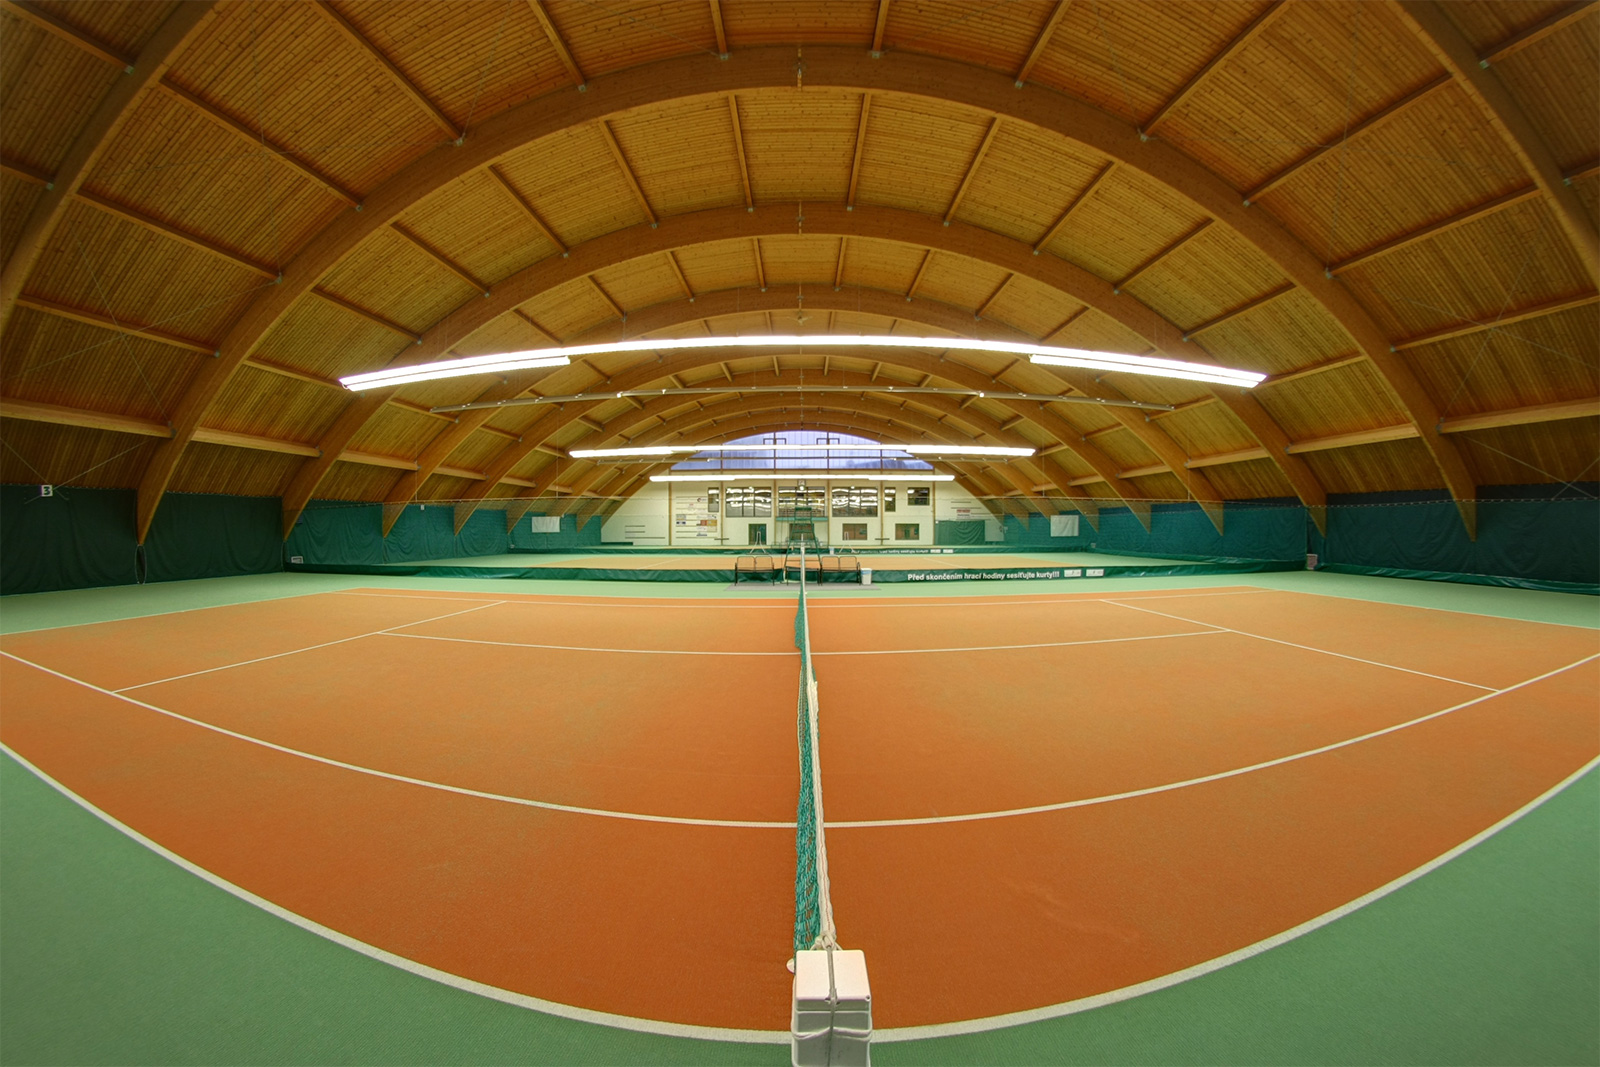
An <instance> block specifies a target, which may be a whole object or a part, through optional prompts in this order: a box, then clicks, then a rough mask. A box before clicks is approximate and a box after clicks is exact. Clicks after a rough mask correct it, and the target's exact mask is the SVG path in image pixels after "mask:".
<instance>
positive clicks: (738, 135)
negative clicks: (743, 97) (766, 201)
mask: <svg viewBox="0 0 1600 1067" xmlns="http://www.w3.org/2000/svg"><path fill="white" fill-rule="evenodd" d="M728 119H729V121H730V122H731V123H732V125H733V152H734V155H735V156H736V157H737V158H738V160H739V183H740V185H742V186H743V188H744V206H745V207H746V208H748V209H750V210H752V211H753V210H755V203H756V202H755V197H754V196H752V195H751V192H750V160H749V158H748V157H747V156H746V155H745V151H744V127H743V126H742V125H741V123H740V122H739V97H738V96H737V95H736V94H733V93H729V94H728Z"/></svg>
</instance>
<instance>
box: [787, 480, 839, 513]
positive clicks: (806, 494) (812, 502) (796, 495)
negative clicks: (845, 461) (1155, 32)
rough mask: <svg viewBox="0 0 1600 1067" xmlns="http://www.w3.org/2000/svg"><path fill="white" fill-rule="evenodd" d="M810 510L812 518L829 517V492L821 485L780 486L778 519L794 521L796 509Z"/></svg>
mask: <svg viewBox="0 0 1600 1067" xmlns="http://www.w3.org/2000/svg"><path fill="white" fill-rule="evenodd" d="M797 507H799V508H810V509H811V511H810V517H811V518H813V519H825V518H827V517H828V491H827V490H826V489H824V488H823V487H822V486H820V485H780V486H778V518H780V519H792V518H794V517H795V508H797Z"/></svg>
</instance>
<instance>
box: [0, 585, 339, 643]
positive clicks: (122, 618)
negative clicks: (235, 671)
mask: <svg viewBox="0 0 1600 1067" xmlns="http://www.w3.org/2000/svg"><path fill="white" fill-rule="evenodd" d="M206 580H207V581H209V579H206ZM117 588H128V587H127V586H120V587H117ZM60 591H61V592H67V591H69V590H60ZM342 592H344V590H343V589H319V590H317V591H316V592H314V593H285V594H284V595H283V596H264V597H258V598H257V599H255V600H235V601H233V602H231V603H227V604H199V605H196V606H195V607H192V608H173V609H172V610H171V611H151V612H147V613H146V614H144V615H119V616H117V617H116V618H114V619H87V620H85V621H83V622H64V623H62V624H60V625H59V626H36V627H34V628H33V629H31V630H7V631H6V632H5V633H3V634H0V638H6V637H20V636H22V635H23V634H42V633H45V632H47V631H49V630H75V629H77V628H78V627H80V626H110V625H111V624H113V623H118V622H136V621H138V620H139V619H159V618H161V617H162V616H164V615H187V614H189V613H190V612H191V611H217V610H220V609H222V608H248V607H253V606H254V605H256V604H276V603H280V602H282V601H285V600H302V599H305V598H307V597H314V596H331V595H332V594H334V593H342Z"/></svg>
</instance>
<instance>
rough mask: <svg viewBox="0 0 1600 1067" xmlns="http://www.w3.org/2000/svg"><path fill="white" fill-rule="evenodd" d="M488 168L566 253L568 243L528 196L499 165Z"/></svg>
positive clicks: (519, 205) (542, 229) (535, 223)
mask: <svg viewBox="0 0 1600 1067" xmlns="http://www.w3.org/2000/svg"><path fill="white" fill-rule="evenodd" d="M487 169H488V172H489V176H490V177H491V178H493V179H494V180H495V181H497V182H499V183H500V187H501V188H502V189H504V190H505V191H506V193H507V194H508V195H509V196H510V197H511V199H512V200H514V201H516V204H517V206H518V207H520V208H521V209H522V210H523V212H524V213H525V214H526V215H527V216H528V218H529V219H530V220H532V222H533V224H534V225H535V226H537V227H538V228H539V232H541V233H543V234H544V236H545V240H547V241H549V242H550V243H551V244H553V245H555V246H556V250H557V251H559V252H560V253H561V254H562V255H566V254H567V251H568V249H567V246H566V244H565V243H563V242H562V240H561V238H559V237H557V236H556V232H555V231H554V230H552V229H551V228H550V226H549V224H548V223H546V222H545V221H544V219H543V218H542V217H540V215H539V212H538V211H536V210H535V209H534V206H533V205H532V204H531V203H529V202H528V198H527V197H525V196H523V195H522V194H521V193H519V192H518V191H517V188H516V186H514V185H512V184H511V180H510V179H509V178H507V177H506V176H505V174H504V173H503V172H502V171H501V170H500V168H499V167H498V166H494V165H491V166H490V167H488V168H487Z"/></svg>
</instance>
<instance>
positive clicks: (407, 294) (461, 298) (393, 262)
mask: <svg viewBox="0 0 1600 1067" xmlns="http://www.w3.org/2000/svg"><path fill="white" fill-rule="evenodd" d="M441 251H444V250H443V249H441ZM447 254H448V253H447ZM480 280H482V279H480ZM321 288H323V289H326V290H328V291H329V292H331V293H334V294H336V295H338V296H340V297H343V298H344V299H345V300H348V301H350V302H351V303H353V304H356V305H357V306H359V307H363V308H366V309H367V310H368V311H375V312H377V313H378V314H380V315H382V316H384V317H385V318H388V319H390V320H392V321H395V322H398V323H399V324H400V325H402V326H406V327H409V328H410V329H412V330H416V331H420V330H425V329H426V328H427V327H429V326H431V325H433V324H434V323H436V322H438V321H439V320H440V319H442V318H444V317H445V316H446V315H448V314H449V313H450V312H451V311H452V310H454V309H455V308H457V307H459V306H460V305H461V304H462V303H464V302H465V301H467V300H474V299H482V295H481V294H480V293H478V292H477V291H476V290H474V289H473V288H472V287H471V286H470V285H468V284H467V283H466V282H465V281H463V280H462V279H461V277H460V276H459V275H457V274H455V273H453V272H452V271H450V269H449V268H447V267H444V266H441V265H440V263H439V261H438V260H436V259H434V258H433V257H432V256H430V255H428V253H426V252H424V251H423V250H422V249H420V248H418V247H417V246H416V245H415V244H413V243H412V242H411V241H408V240H407V239H406V238H404V237H402V236H400V235H399V234H398V233H396V232H395V231H394V230H388V229H386V230H382V231H380V232H378V233H376V234H374V235H373V236H372V237H371V238H370V239H368V240H367V242H366V243H365V244H363V245H362V246H361V247H360V248H359V249H357V250H356V252H355V253H354V254H353V255H351V256H350V257H348V258H347V259H345V261H344V262H342V263H340V264H339V266H337V267H335V268H334V269H333V270H331V271H329V272H328V273H327V275H326V276H324V277H323V279H322V282H321ZM314 299H315V298H314V297H307V298H306V299H305V300H303V301H301V303H307V302H310V301H312V300H314ZM343 314H345V315H349V316H350V317H351V318H354V317H356V316H355V315H354V313H352V312H343ZM390 336H391V337H394V338H395V339H396V340H400V337H399V335H398V334H394V333H391V334H390Z"/></svg>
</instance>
